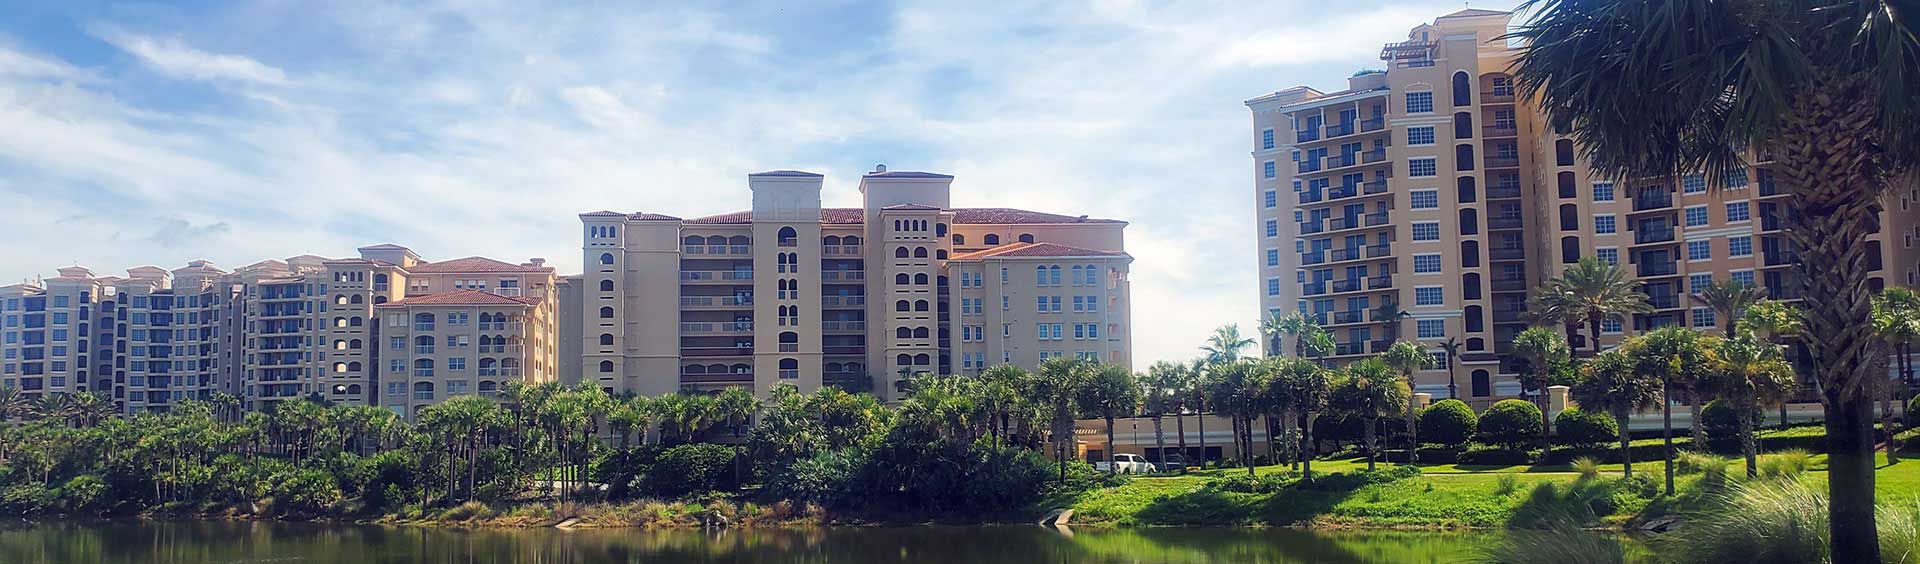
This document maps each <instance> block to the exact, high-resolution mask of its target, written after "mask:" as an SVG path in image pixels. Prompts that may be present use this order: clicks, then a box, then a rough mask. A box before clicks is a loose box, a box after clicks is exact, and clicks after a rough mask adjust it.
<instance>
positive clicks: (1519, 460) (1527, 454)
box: [1460, 421, 1540, 466]
mask: <svg viewBox="0 0 1920 564" xmlns="http://www.w3.org/2000/svg"><path fill="white" fill-rule="evenodd" d="M1534 423H1535V424H1536V425H1538V424H1539V423H1540V422H1539V421H1534ZM1539 456H1540V451H1539V450H1530V449H1527V448H1523V447H1510V446H1502V445H1481V444H1476V445H1473V446H1470V447H1467V451H1466V452H1463V453H1460V463H1461V464H1468V465H1474V466H1519V465H1524V464H1533V461H1534V460H1536V459H1538V458H1539Z"/></svg>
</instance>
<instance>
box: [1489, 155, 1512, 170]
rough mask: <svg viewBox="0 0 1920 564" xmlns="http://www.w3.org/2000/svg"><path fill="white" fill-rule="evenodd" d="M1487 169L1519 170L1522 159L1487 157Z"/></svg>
mask: <svg viewBox="0 0 1920 564" xmlns="http://www.w3.org/2000/svg"><path fill="white" fill-rule="evenodd" d="M1486 162H1487V168H1519V166H1520V157H1518V156H1512V157H1502V156H1494V155H1487V161H1486Z"/></svg>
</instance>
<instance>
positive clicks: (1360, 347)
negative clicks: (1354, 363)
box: [1333, 343, 1367, 356]
mask: <svg viewBox="0 0 1920 564" xmlns="http://www.w3.org/2000/svg"><path fill="white" fill-rule="evenodd" d="M1356 354H1367V344H1366V343H1340V344H1337V345H1334V346H1333V355H1334V356H1349V355H1356Z"/></svg>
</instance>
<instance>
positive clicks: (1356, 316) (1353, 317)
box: [1330, 311, 1367, 324]
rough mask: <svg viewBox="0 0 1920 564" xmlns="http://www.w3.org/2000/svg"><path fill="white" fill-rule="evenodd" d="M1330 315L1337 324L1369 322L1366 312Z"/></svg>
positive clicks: (1346, 312) (1334, 313)
mask: <svg viewBox="0 0 1920 564" xmlns="http://www.w3.org/2000/svg"><path fill="white" fill-rule="evenodd" d="M1330 314H1331V315H1332V321H1333V323H1335V324H1346V323H1363V322H1365V321H1366V320H1367V312H1366V311H1335V312H1330Z"/></svg>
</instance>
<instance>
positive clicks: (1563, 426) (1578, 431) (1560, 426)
mask: <svg viewBox="0 0 1920 564" xmlns="http://www.w3.org/2000/svg"><path fill="white" fill-rule="evenodd" d="M1553 432H1554V436H1555V437H1556V438H1558V439H1559V442H1560V443H1561V444H1568V445H1575V446H1591V445H1597V444H1601V443H1606V442H1609V441H1613V440H1616V439H1618V438H1619V436H1620V426H1619V425H1618V424H1616V423H1615V422H1614V420H1613V416H1612V415H1607V414H1605V413H1601V412H1598V411H1586V410H1583V409H1580V408H1567V409H1566V410H1563V411H1561V412H1560V414H1559V415H1555V416H1553Z"/></svg>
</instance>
